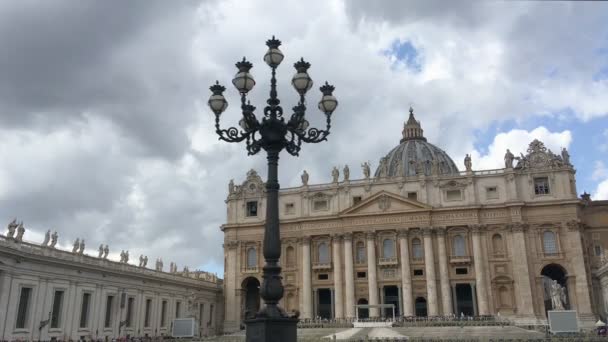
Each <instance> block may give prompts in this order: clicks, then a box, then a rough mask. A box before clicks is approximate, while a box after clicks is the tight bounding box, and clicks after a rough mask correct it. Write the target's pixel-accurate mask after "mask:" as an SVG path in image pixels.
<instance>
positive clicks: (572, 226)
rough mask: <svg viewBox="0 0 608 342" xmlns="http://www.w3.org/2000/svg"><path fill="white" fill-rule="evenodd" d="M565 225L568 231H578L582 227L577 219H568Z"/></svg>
mask: <svg viewBox="0 0 608 342" xmlns="http://www.w3.org/2000/svg"><path fill="white" fill-rule="evenodd" d="M566 226H567V227H568V230H569V231H571V232H572V231H580V230H582V229H583V225H582V224H581V223H580V221H579V220H570V221H568V222H566Z"/></svg>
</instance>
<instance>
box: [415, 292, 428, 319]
mask: <svg viewBox="0 0 608 342" xmlns="http://www.w3.org/2000/svg"><path fill="white" fill-rule="evenodd" d="M414 303H415V304H414V305H415V308H416V316H419V317H422V316H427V311H426V299H424V297H417V298H416V301H415V302H414Z"/></svg>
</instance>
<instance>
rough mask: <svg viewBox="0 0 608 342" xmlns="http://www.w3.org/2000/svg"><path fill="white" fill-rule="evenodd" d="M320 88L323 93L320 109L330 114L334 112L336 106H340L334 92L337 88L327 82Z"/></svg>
mask: <svg viewBox="0 0 608 342" xmlns="http://www.w3.org/2000/svg"><path fill="white" fill-rule="evenodd" d="M319 89H320V90H321V92H322V93H323V96H322V97H321V101H319V109H320V110H321V111H322V112H323V113H325V114H328V115H329V114H331V113H333V111H334V110H336V107H338V100H337V99H336V97H335V96H334V95H333V94H332V93H333V91H334V89H335V88H334V86H332V85H330V84H328V83H327V82H325V84H324V85H323V86H322V87H321V88H319Z"/></svg>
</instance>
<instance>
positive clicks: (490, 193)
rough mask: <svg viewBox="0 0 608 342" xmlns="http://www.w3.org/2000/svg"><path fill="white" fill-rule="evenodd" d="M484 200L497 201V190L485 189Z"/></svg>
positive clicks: (493, 187) (492, 187) (495, 188)
mask: <svg viewBox="0 0 608 342" xmlns="http://www.w3.org/2000/svg"><path fill="white" fill-rule="evenodd" d="M486 199H498V188H497V187H495V186H490V187H487V188H486Z"/></svg>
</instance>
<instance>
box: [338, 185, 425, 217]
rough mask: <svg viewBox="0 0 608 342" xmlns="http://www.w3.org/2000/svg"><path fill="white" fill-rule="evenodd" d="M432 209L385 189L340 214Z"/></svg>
mask: <svg viewBox="0 0 608 342" xmlns="http://www.w3.org/2000/svg"><path fill="white" fill-rule="evenodd" d="M431 209H432V207H431V206H430V205H427V204H424V203H421V202H418V201H414V200H411V199H409V198H405V197H402V196H399V195H396V194H393V193H390V192H387V191H384V190H383V191H380V192H379V193H377V194H374V195H373V196H371V197H369V198H366V199H365V200H363V201H361V202H360V203H357V204H356V205H354V206H352V207H350V208H348V209H346V210H344V211H343V212H342V213H340V215H357V214H378V213H395V212H406V211H428V210H431Z"/></svg>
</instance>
